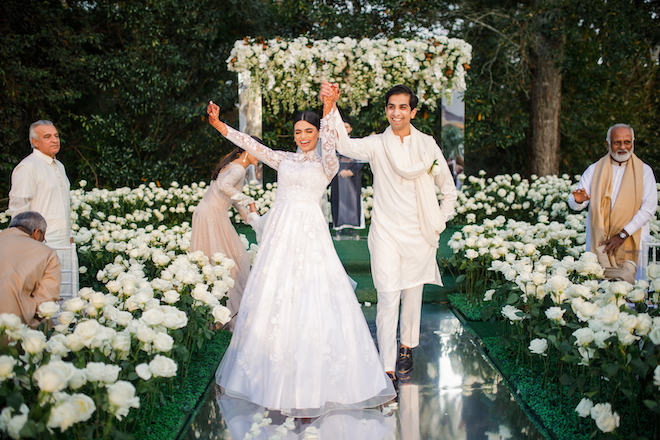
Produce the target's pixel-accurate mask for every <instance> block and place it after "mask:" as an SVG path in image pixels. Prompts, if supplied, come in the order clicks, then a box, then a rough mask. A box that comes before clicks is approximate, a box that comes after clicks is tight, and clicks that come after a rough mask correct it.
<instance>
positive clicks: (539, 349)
mask: <svg viewBox="0 0 660 440" xmlns="http://www.w3.org/2000/svg"><path fill="white" fill-rule="evenodd" d="M547 349H548V340H547V339H545V338H541V339H539V338H536V339H532V341H531V342H530V343H529V351H531V352H532V353H534V354H543V353H545V351H546V350H547Z"/></svg>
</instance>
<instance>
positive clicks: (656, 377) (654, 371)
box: [653, 365, 660, 388]
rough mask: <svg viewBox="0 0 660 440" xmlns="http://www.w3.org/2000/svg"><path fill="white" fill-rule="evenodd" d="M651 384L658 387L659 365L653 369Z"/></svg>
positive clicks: (659, 386) (659, 377)
mask: <svg viewBox="0 0 660 440" xmlns="http://www.w3.org/2000/svg"><path fill="white" fill-rule="evenodd" d="M653 385H655V386H656V387H658V388H660V365H658V366H657V367H655V370H653Z"/></svg>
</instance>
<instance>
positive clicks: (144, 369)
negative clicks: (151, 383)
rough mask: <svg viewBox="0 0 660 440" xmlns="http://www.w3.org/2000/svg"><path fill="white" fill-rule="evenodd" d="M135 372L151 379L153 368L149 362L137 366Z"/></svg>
mask: <svg viewBox="0 0 660 440" xmlns="http://www.w3.org/2000/svg"><path fill="white" fill-rule="evenodd" d="M135 373H136V374H137V375H138V376H140V378H141V379H142V380H149V379H151V370H150V369H149V365H148V364H139V365H137V366H136V367H135Z"/></svg>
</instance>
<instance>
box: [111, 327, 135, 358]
mask: <svg viewBox="0 0 660 440" xmlns="http://www.w3.org/2000/svg"><path fill="white" fill-rule="evenodd" d="M112 349H113V350H115V351H118V352H122V353H126V352H128V351H130V350H131V334H130V332H128V331H126V330H124V331H121V332H117V333H115V334H114V335H113V337H112Z"/></svg>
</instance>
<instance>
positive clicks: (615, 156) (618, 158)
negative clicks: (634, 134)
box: [610, 146, 635, 163]
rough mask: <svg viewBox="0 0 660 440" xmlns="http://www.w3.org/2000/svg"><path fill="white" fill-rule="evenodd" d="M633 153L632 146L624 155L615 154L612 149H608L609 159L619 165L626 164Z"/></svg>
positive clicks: (633, 148)
mask: <svg viewBox="0 0 660 440" xmlns="http://www.w3.org/2000/svg"><path fill="white" fill-rule="evenodd" d="M634 151H635V147H634V146H633V147H632V148H631V149H630V151H627V152H625V153H616V152H614V151H612V147H610V157H611V158H612V159H614V160H615V161H617V162H619V163H623V162H627V161H628V159H630V156H632V154H633V152H634Z"/></svg>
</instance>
